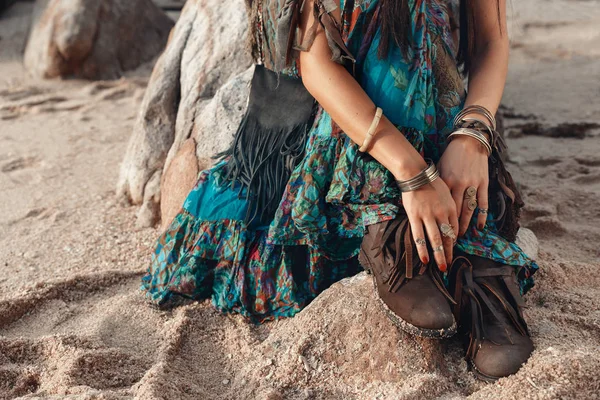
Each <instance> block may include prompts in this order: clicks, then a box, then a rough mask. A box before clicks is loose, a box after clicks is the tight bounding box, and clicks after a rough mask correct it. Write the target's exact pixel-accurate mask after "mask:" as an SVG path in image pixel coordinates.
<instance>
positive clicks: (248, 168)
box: [213, 0, 354, 224]
mask: <svg viewBox="0 0 600 400" xmlns="http://www.w3.org/2000/svg"><path fill="white" fill-rule="evenodd" d="M247 6H248V12H249V19H250V21H249V22H250V35H249V44H250V47H251V48H250V50H251V54H252V57H253V58H254V59H255V60H256V65H255V69H254V75H253V77H252V81H251V83H250V85H251V86H250V95H249V98H248V106H247V109H246V113H245V114H244V116H243V118H242V121H241V123H240V125H239V126H238V129H237V131H236V133H235V135H234V139H233V142H232V143H231V145H230V147H229V148H228V149H227V150H225V151H223V152H221V153H219V154H217V155H215V156H214V157H213V158H215V159H225V158H228V159H229V161H228V162H227V164H226V166H225V170H226V174H225V176H226V179H228V180H230V181H231V185H232V186H233V184H234V182H239V183H240V184H241V186H240V196H245V198H246V200H247V201H248V209H247V213H246V217H245V222H246V223H248V224H250V223H251V222H252V221H254V220H255V219H256V218H258V219H259V221H262V222H267V221H268V220H269V219H270V218H273V216H274V215H275V211H276V210H277V208H278V206H279V202H280V200H281V197H282V195H283V193H284V191H285V186H286V184H287V181H288V180H289V178H290V175H291V173H292V171H293V169H294V168H295V167H296V165H297V164H298V162H299V161H300V160H301V159H302V158H303V156H304V152H305V146H306V138H307V134H308V131H309V130H310V128H311V127H312V124H313V122H314V112H315V111H316V107H315V106H316V100H315V99H314V97H313V96H312V95H311V94H310V93H309V92H308V91H307V90H306V88H305V87H304V84H303V83H302V80H301V78H300V77H296V76H294V75H292V74H289V73H282V72H283V70H284V69H286V68H288V67H290V66H291V62H292V59H293V52H294V51H302V50H308V48H309V47H310V45H311V44H312V41H313V40H314V36H315V33H316V28H317V24H321V25H322V26H323V29H324V30H325V33H326V36H327V40H328V43H329V45H330V47H331V48H332V54H333V57H332V59H333V60H334V61H336V62H339V63H342V64H344V63H346V61H347V60H352V61H354V57H352V54H351V53H350V52H349V50H348V49H347V48H346V46H345V44H344V41H343V40H342V37H341V30H340V28H339V27H338V24H337V22H336V21H335V19H334V18H333V17H332V16H331V15H330V13H331V12H332V11H333V10H335V9H336V8H337V5H336V4H335V2H334V1H333V0H315V2H314V10H313V11H314V15H315V23H314V24H313V26H311V27H310V28H309V30H308V31H307V34H306V35H305V37H304V40H303V42H302V43H298V40H297V35H296V34H297V30H298V23H299V20H300V13H301V12H302V8H303V7H304V0H247ZM264 26H269V27H270V28H273V29H269V30H268V32H274V37H268V36H267V35H265V29H264ZM265 42H266V44H265ZM263 49H275V51H274V52H272V51H263ZM342 53H343V54H344V55H343V56H342Z"/></svg>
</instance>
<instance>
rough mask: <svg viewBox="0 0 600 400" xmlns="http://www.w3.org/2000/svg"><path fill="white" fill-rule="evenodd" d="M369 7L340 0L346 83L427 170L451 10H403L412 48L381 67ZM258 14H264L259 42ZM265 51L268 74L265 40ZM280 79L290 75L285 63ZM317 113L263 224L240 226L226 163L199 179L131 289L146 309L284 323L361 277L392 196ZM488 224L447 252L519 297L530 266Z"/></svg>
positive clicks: (442, 120) (392, 208)
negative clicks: (203, 306) (194, 305)
mask: <svg viewBox="0 0 600 400" xmlns="http://www.w3.org/2000/svg"><path fill="white" fill-rule="evenodd" d="M379 5H380V1H378V0H341V1H340V5H339V6H340V9H341V16H342V24H341V30H342V32H341V33H342V38H343V39H344V42H345V44H346V46H347V47H348V49H350V50H351V52H352V54H353V55H355V59H356V63H355V68H356V71H357V74H356V75H355V76H356V77H357V80H358V81H359V83H360V84H361V86H362V87H363V88H364V90H365V91H366V92H367V93H368V94H369V96H370V98H371V99H372V100H373V101H374V102H375V104H377V105H378V106H380V107H381V108H382V109H383V112H384V114H385V115H386V116H387V118H388V119H389V120H390V121H392V123H394V124H395V125H396V126H397V127H398V129H399V130H400V132H402V133H403V134H404V135H405V136H406V138H407V139H408V140H409V141H410V143H412V145H413V146H414V147H415V149H417V150H418V151H419V152H420V153H421V155H423V156H424V157H429V158H432V159H433V160H434V161H435V162H437V161H438V160H439V158H440V156H441V154H442V152H443V150H444V145H443V143H444V138H445V135H447V134H448V133H449V132H450V130H451V124H452V119H453V117H454V115H456V113H458V112H459V111H460V109H461V107H462V106H463V103H464V99H465V96H466V93H465V88H464V85H463V78H462V76H461V75H460V72H459V70H458V68H457V66H456V62H455V59H456V43H455V40H454V35H453V31H452V29H451V27H452V26H453V23H452V16H453V15H454V14H453V11H454V10H453V8H454V7H455V6H456V4H454V3H453V2H451V1H442V0H428V1H425V0H411V1H410V7H411V16H412V18H411V28H412V35H413V39H414V40H415V41H416V43H415V46H413V48H414V50H413V51H412V52H411V53H410V56H411V57H410V62H409V61H406V59H405V58H404V56H403V54H402V52H401V50H400V49H399V48H398V47H395V46H392V47H391V49H390V51H389V53H388V56H387V58H385V59H379V58H378V57H377V47H378V44H379V40H380V31H379V24H378V20H377V18H378V13H379ZM267 11H268V10H267ZM268 15H269V13H268V12H267V13H265V14H264V15H263V18H264V19H265V20H266V21H265V26H266V27H267V30H266V31H267V33H268V32H269V29H268V27H269V20H268V18H269V17H268ZM392 43H393V42H392ZM264 51H265V53H266V54H267V58H266V62H265V66H267V67H268V66H269V63H268V60H269V59H268V54H269V44H268V41H267V43H265V44H264ZM407 59H408V57H407ZM284 73H287V74H290V75H293V76H298V70H297V68H296V65H295V62H294V63H293V64H292V66H291V67H290V68H288V69H286V70H285V71H284ZM317 107H318V108H317V111H316V116H315V119H314V123H313V125H312V127H311V128H310V130H309V133H308V140H307V142H306V149H305V150H306V151H305V155H304V158H303V159H302V161H301V162H300V163H299V164H298V165H297V166H296V167H295V169H294V170H293V172H292V174H291V177H290V179H289V181H288V183H287V186H286V189H285V192H284V194H283V196H282V198H281V201H280V203H279V206H278V209H277V212H276V214H275V216H274V218H273V219H272V220H269V221H263V222H252V223H250V224H246V223H245V222H244V215H245V213H246V209H247V203H246V201H245V200H244V198H243V196H240V195H239V190H238V189H239V188H236V187H235V186H234V187H231V186H230V185H228V184H227V183H226V182H225V180H224V177H223V175H224V173H223V171H224V166H225V165H226V163H227V160H221V161H219V162H217V163H216V164H215V165H213V166H212V167H211V168H208V169H206V170H203V171H201V172H200V174H199V177H198V180H197V183H196V185H195V187H194V188H193V190H192V191H191V192H190V193H189V195H188V196H187V199H186V200H185V203H184V204H183V206H182V208H181V210H180V212H179V213H178V214H177V215H176V217H175V218H174V219H173V221H172V222H171V223H170V225H169V226H168V228H167V229H166V231H165V232H164V233H162V234H161V235H160V236H159V238H158V239H157V242H156V247H155V249H154V252H153V255H152V260H151V263H150V265H149V267H148V270H147V273H146V274H145V276H144V277H143V278H142V285H141V289H142V290H143V292H144V293H145V295H146V296H147V297H148V298H149V299H150V300H151V301H152V302H154V303H156V304H158V305H164V304H166V303H169V302H170V301H171V300H173V299H174V298H176V296H183V297H187V298H191V299H197V300H201V299H207V298H210V299H211V301H212V304H213V305H214V306H215V307H216V308H217V309H219V310H221V311H223V312H237V313H239V314H242V315H243V316H245V317H247V318H248V319H249V320H251V321H254V322H258V323H260V322H264V321H266V320H270V319H275V318H280V317H290V316H293V315H294V314H296V313H297V312H299V311H300V310H302V308H303V307H304V306H306V305H307V304H308V303H309V302H310V301H311V300H313V299H314V298H315V297H316V296H317V295H318V294H319V293H320V292H322V291H323V290H324V289H326V288H327V287H328V286H330V285H331V284H332V283H334V282H336V281H338V280H340V279H342V278H345V277H348V276H351V275H354V274H356V273H358V272H360V271H361V270H362V267H361V266H360V265H359V263H358V261H357V255H358V252H359V248H360V244H361V241H362V237H363V235H364V228H365V226H366V225H369V224H373V223H377V222H380V221H384V220H387V219H391V218H394V217H395V215H396V213H397V212H398V210H399V208H400V207H402V203H401V196H400V192H399V190H398V188H397V186H396V184H395V180H394V177H393V175H392V174H391V173H390V172H389V171H387V170H386V169H385V168H384V167H383V166H382V165H381V164H379V163H378V162H377V161H376V160H375V159H373V158H372V157H370V156H369V155H368V154H367V155H361V154H359V153H358V150H357V149H358V145H357V144H356V143H354V142H352V141H351V140H350V138H349V137H348V136H347V135H346V134H345V133H344V132H342V131H341V129H340V128H339V127H338V126H337V124H336V123H335V122H334V121H333V120H332V119H331V117H330V115H329V114H328V113H327V112H326V111H325V110H324V109H322V108H321V107H320V106H318V105H317ZM242 192H243V191H242ZM476 214H477V213H475V214H474V217H473V221H474V220H475V218H476ZM487 218H488V222H487V224H486V227H485V228H484V229H483V230H482V231H479V230H477V229H476V228H475V224H474V223H472V224H471V227H470V229H469V230H468V231H467V234H466V235H465V236H464V237H461V238H459V240H458V242H457V244H456V246H457V247H458V248H459V249H460V250H462V251H464V252H467V253H469V254H474V255H479V256H482V257H487V258H490V259H493V260H495V261H499V262H502V263H504V264H508V265H513V266H515V268H516V269H517V272H518V279H519V282H520V284H521V291H522V292H523V293H525V292H526V291H527V290H528V289H529V288H530V287H531V286H532V285H533V281H532V278H531V276H532V274H533V273H534V272H535V271H536V270H537V268H538V266H537V264H536V263H535V261H533V260H532V259H530V258H529V257H528V256H527V255H526V254H525V253H524V252H523V251H522V250H521V249H520V248H519V247H518V246H517V245H516V244H515V243H514V242H510V241H508V240H506V239H505V238H503V237H502V236H500V235H499V233H498V230H497V229H496V226H495V224H494V222H493V219H494V215H493V214H492V213H491V212H490V213H489V214H488V217H487Z"/></svg>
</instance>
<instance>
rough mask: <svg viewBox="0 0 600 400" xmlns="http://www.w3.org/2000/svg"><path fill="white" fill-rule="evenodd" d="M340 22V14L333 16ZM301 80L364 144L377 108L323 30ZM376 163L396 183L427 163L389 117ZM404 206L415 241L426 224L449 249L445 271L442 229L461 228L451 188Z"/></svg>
mask: <svg viewBox="0 0 600 400" xmlns="http://www.w3.org/2000/svg"><path fill="white" fill-rule="evenodd" d="M314 1H315V0H306V3H305V5H304V9H303V12H302V15H301V21H300V28H301V31H302V32H306V31H307V27H310V26H312V24H313V22H314V20H315V16H314V14H313V11H312V10H313V7H314V3H313V2H314ZM333 15H334V17H335V18H336V19H337V21H338V22H339V21H340V10H339V8H338V9H336V10H335V11H334V13H333ZM299 63H300V65H299V67H300V73H301V75H302V81H303V83H304V85H305V87H306V88H307V90H308V91H309V92H310V93H311V94H312V95H313V96H314V97H315V99H316V100H317V101H318V102H319V104H320V105H321V106H322V107H323V108H324V109H325V111H327V113H329V114H330V115H331V118H332V119H333V120H334V121H335V122H336V123H337V124H338V125H339V127H340V128H341V129H342V130H343V131H344V132H345V133H346V134H347V135H348V136H349V137H350V138H351V139H352V140H353V141H354V142H356V143H358V144H361V143H362V142H363V140H364V138H365V136H366V132H367V130H368V129H369V126H370V124H371V121H372V120H373V116H374V114H375V108H376V106H375V104H374V103H373V101H372V100H371V99H370V98H369V96H368V95H367V93H366V92H365V91H364V90H363V89H362V87H361V86H360V85H359V84H358V82H357V81H356V80H355V79H354V78H353V77H352V75H350V74H349V73H348V71H347V70H346V69H345V68H344V67H343V66H342V65H340V64H338V63H336V62H334V61H332V60H331V50H330V49H329V45H328V43H327V39H326V37H325V34H324V31H323V29H322V27H321V26H320V25H318V29H317V33H316V36H315V39H314V41H313V42H312V45H311V46H310V47H309V49H308V50H307V51H302V52H300V59H299ZM368 152H369V154H371V155H372V156H373V157H374V158H375V159H376V160H377V161H379V162H380V163H381V164H382V165H383V166H385V167H386V168H387V169H388V170H389V171H390V172H391V173H392V174H393V175H394V176H395V177H396V179H402V180H404V179H408V178H412V177H413V176H415V175H416V174H418V173H419V172H420V171H421V170H423V169H424V168H425V167H426V166H427V163H426V162H425V160H424V159H423V158H422V157H421V155H420V154H419V153H418V152H417V151H416V150H415V148H414V147H413V146H412V145H411V144H410V142H409V141H408V140H407V139H406V138H405V137H404V135H403V134H402V133H401V132H400V131H398V129H397V128H396V127H395V126H394V125H393V124H392V123H391V122H390V121H389V120H388V119H387V118H385V116H383V117H382V118H381V121H380V123H379V125H378V128H377V132H376V136H375V138H374V139H373V142H372V144H371V146H370V149H369V150H368ZM402 203H403V206H404V208H405V209H406V212H407V214H408V216H409V221H410V222H411V228H412V232H413V236H414V238H415V239H416V238H424V237H425V236H424V231H423V225H425V229H426V231H427V235H428V237H429V240H430V242H431V244H432V246H434V247H435V246H438V245H440V244H444V245H445V249H446V251H445V257H444V254H443V253H442V252H436V253H435V255H436V262H437V263H438V265H439V267H440V268H441V269H443V270H445V268H446V265H447V264H449V263H450V262H451V260H452V240H443V241H442V236H441V235H440V231H439V227H438V226H439V224H441V223H444V222H445V223H450V224H452V225H453V226H454V227H458V219H457V216H456V208H455V204H454V202H453V200H452V197H451V196H450V192H449V190H448V188H447V186H446V184H445V183H444V182H443V181H442V180H441V179H436V180H435V181H434V182H432V183H431V184H428V185H426V186H424V187H422V188H421V189H418V190H416V191H412V192H405V193H403V194H402ZM417 248H418V250H419V256H420V257H421V260H422V261H424V262H428V261H429V260H428V256H427V250H426V249H425V248H424V246H417Z"/></svg>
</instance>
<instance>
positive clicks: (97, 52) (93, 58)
mask: <svg viewBox="0 0 600 400" xmlns="http://www.w3.org/2000/svg"><path fill="white" fill-rule="evenodd" d="M33 20H34V21H33V28H32V30H31V34H30V36H29V40H28V43H27V48H26V50H25V59H24V61H25V66H26V67H27V69H28V70H29V71H30V72H31V73H32V74H33V75H35V76H38V77H43V78H56V77H78V78H84V79H116V78H119V77H121V76H123V73H124V72H125V71H128V70H132V69H134V68H136V67H138V66H140V65H141V64H143V63H145V62H147V61H150V60H152V59H153V58H154V57H155V56H156V55H157V54H159V53H160V52H161V51H162V49H163V48H164V45H165V43H166V41H167V37H168V35H169V31H170V29H171V27H172V25H173V21H172V20H171V19H170V18H169V17H167V15H166V14H165V13H163V12H162V11H161V10H160V9H159V8H158V7H156V6H155V5H154V3H152V1H150V0H127V1H123V0H37V1H36V7H35V10H34V14H33Z"/></svg>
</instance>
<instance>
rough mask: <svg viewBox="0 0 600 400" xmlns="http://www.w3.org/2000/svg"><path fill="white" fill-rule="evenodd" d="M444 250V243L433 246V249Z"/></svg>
mask: <svg viewBox="0 0 600 400" xmlns="http://www.w3.org/2000/svg"><path fill="white" fill-rule="evenodd" d="M442 250H444V245H443V244H440V245H439V246H436V247H434V248H433V251H442Z"/></svg>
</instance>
